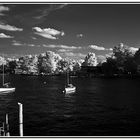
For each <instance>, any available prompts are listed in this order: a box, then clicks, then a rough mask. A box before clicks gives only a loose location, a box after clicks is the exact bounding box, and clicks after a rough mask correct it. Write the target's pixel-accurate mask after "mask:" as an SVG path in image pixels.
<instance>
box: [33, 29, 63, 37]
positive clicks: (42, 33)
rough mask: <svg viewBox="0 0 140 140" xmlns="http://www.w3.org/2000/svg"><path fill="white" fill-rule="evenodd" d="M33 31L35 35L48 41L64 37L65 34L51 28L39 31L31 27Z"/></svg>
mask: <svg viewBox="0 0 140 140" xmlns="http://www.w3.org/2000/svg"><path fill="white" fill-rule="evenodd" d="M33 30H35V32H34V33H35V34H37V35H40V36H42V37H45V38H48V39H58V38H57V36H64V34H65V33H64V32H63V31H58V30H55V29H51V28H45V29H41V28H40V27H33Z"/></svg>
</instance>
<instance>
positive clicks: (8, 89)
mask: <svg viewBox="0 0 140 140" xmlns="http://www.w3.org/2000/svg"><path fill="white" fill-rule="evenodd" d="M14 91H15V88H0V93H12V92H14Z"/></svg>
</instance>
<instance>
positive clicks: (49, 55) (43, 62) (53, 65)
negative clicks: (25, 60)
mask: <svg viewBox="0 0 140 140" xmlns="http://www.w3.org/2000/svg"><path fill="white" fill-rule="evenodd" d="M61 59H62V58H61V57H60V56H59V55H58V54H55V53H54V52H52V51H47V52H46V53H42V54H40V55H39V57H38V68H39V72H40V73H42V72H43V73H55V71H56V69H57V65H58V62H59V61H60V60H61Z"/></svg>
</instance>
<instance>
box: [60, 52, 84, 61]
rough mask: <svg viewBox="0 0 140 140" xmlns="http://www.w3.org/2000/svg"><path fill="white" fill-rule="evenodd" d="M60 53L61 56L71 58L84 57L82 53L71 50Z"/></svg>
mask: <svg viewBox="0 0 140 140" xmlns="http://www.w3.org/2000/svg"><path fill="white" fill-rule="evenodd" d="M60 55H61V56H62V57H70V58H72V59H77V60H79V59H84V58H85V57H86V55H85V54H83V53H73V52H63V53H60Z"/></svg>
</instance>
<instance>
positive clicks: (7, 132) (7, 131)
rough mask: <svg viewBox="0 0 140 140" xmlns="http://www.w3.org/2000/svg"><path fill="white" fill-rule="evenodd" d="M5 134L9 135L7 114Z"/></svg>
mask: <svg viewBox="0 0 140 140" xmlns="http://www.w3.org/2000/svg"><path fill="white" fill-rule="evenodd" d="M6 136H10V132H9V123H8V114H6Z"/></svg>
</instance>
